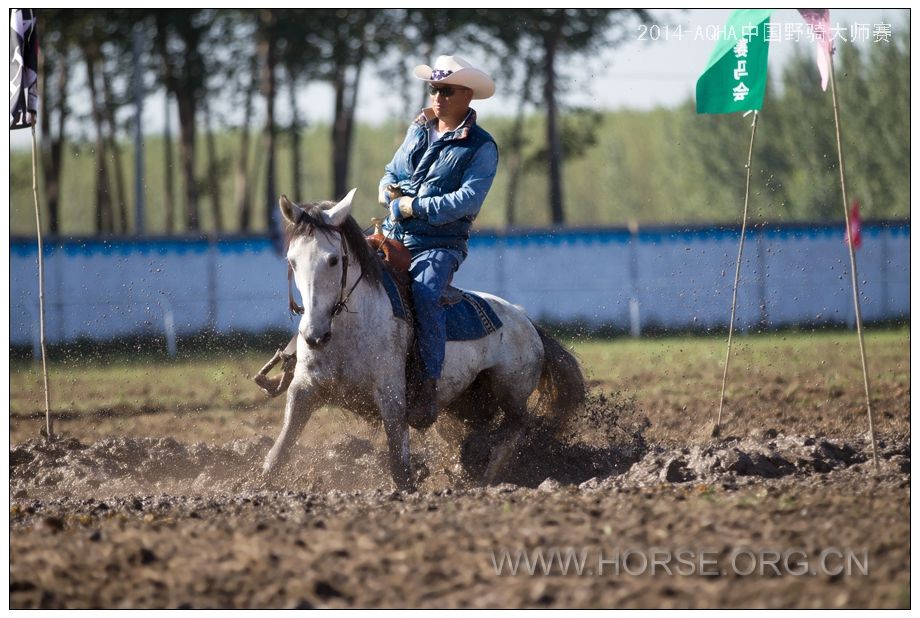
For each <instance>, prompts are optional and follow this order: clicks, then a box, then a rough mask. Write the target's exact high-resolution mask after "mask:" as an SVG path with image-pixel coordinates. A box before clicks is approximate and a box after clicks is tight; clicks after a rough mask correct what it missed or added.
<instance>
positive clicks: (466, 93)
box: [428, 84, 473, 118]
mask: <svg viewBox="0 0 920 618" xmlns="http://www.w3.org/2000/svg"><path fill="white" fill-rule="evenodd" d="M428 92H429V94H430V95H431V107H432V109H433V110H434V114H435V116H437V117H438V118H454V117H456V116H457V115H459V114H465V113H466V110H467V109H469V107H470V102H471V101H472V100H473V91H472V89H470V88H466V87H464V86H454V85H449V84H445V85H443V86H437V85H434V84H429V86H428Z"/></svg>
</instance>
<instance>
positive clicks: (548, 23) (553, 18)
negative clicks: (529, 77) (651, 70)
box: [481, 9, 649, 225]
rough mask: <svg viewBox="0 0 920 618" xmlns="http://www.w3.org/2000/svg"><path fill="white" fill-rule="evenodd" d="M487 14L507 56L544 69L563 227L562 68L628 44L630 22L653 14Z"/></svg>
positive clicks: (488, 26)
mask: <svg viewBox="0 0 920 618" xmlns="http://www.w3.org/2000/svg"><path fill="white" fill-rule="evenodd" d="M482 17H483V20H482V22H481V25H482V27H483V29H484V30H485V31H486V32H487V33H489V35H490V36H491V38H492V40H493V41H494V42H495V43H497V44H498V45H500V46H502V47H504V49H505V50H506V51H505V53H504V54H503V55H502V57H503V58H505V59H513V58H517V59H518V62H519V63H524V66H526V64H527V63H533V64H536V65H537V66H540V67H542V69H543V71H542V75H541V86H542V91H543V101H542V104H543V106H544V107H545V110H546V143H547V145H548V150H547V161H546V163H547V168H548V180H549V205H550V219H551V221H552V223H553V224H554V225H563V224H564V223H565V208H564V204H563V199H562V195H563V192H562V163H563V152H562V141H561V137H560V130H561V129H560V123H559V104H558V101H557V95H558V93H559V92H560V91H561V90H562V87H561V85H560V83H559V75H558V66H559V64H560V63H561V62H562V61H563V60H564V59H565V58H567V57H572V56H576V55H584V54H586V53H588V52H590V51H593V50H596V49H598V48H601V47H603V46H611V45H616V44H618V43H620V42H622V41H623V40H625V35H626V33H627V25H628V24H630V23H632V22H634V21H636V20H639V21H648V20H649V16H648V13H647V12H646V11H645V10H642V9H521V10H519V11H516V15H515V17H516V19H508V18H507V16H506V15H505V14H499V13H496V12H494V11H483V13H482Z"/></svg>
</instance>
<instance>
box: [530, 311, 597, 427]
mask: <svg viewBox="0 0 920 618" xmlns="http://www.w3.org/2000/svg"><path fill="white" fill-rule="evenodd" d="M534 328H536V329H537V333H539V335H540V340H541V341H542V342H543V371H542V373H541V374H540V384H539V385H538V386H537V392H538V394H539V399H538V401H537V408H538V411H539V412H540V417H542V418H543V419H545V420H546V421H547V422H548V423H549V428H550V429H551V430H552V431H558V430H559V429H561V428H562V427H563V426H564V425H565V422H566V421H567V420H568V419H569V418H570V417H571V415H572V413H573V412H574V411H575V410H577V409H578V407H579V406H581V405H582V404H583V403H584V401H585V395H586V390H587V387H586V385H585V376H584V374H583V373H582V371H581V365H580V364H579V363H578V359H577V358H575V356H574V355H573V354H572V353H571V352H569V351H568V350H566V349H565V348H564V347H562V344H561V343H559V342H558V341H556V340H555V339H553V338H552V337H551V336H550V335H549V334H548V333H547V332H546V331H545V330H543V329H542V328H540V327H539V326H537V325H536V324H534Z"/></svg>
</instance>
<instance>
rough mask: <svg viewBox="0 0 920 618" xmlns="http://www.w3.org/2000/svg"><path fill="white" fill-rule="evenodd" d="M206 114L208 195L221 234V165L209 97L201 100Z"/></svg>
mask: <svg viewBox="0 0 920 618" xmlns="http://www.w3.org/2000/svg"><path fill="white" fill-rule="evenodd" d="M201 104H202V107H203V109H202V110H201V111H202V113H203V114H204V126H205V146H206V150H207V156H208V180H207V182H208V194H209V196H210V198H211V215H212V218H213V219H214V231H215V232H216V233H217V234H220V233H222V232H223V231H224V217H223V214H222V212H221V203H220V178H221V173H220V169H219V167H220V164H219V162H218V160H217V146H216V145H215V143H214V131H213V130H212V126H211V106H210V105H209V104H208V97H207V96H205V97H204V98H202V100H201Z"/></svg>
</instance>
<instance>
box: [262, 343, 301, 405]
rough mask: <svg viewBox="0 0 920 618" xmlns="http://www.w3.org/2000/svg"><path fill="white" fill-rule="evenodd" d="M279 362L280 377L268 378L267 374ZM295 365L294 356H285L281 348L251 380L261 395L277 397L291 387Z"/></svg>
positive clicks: (295, 359) (295, 356)
mask: <svg viewBox="0 0 920 618" xmlns="http://www.w3.org/2000/svg"><path fill="white" fill-rule="evenodd" d="M279 362H280V363H281V375H279V376H276V377H274V378H270V377H268V372H269V371H271V370H272V368H273V367H274V366H275V365H277V364H278V363H279ZM296 365H297V355H296V354H285V353H284V349H283V348H278V350H277V351H276V352H275V355H274V356H272V358H271V360H269V361H268V362H267V363H265V365H264V366H263V367H262V369H260V370H259V373H257V374H256V375H254V376H253V377H252V380H253V382H255V383H256V385H258V387H259V388H260V389H261V390H262V392H263V393H265V394H266V395H268V396H269V397H277V396H278V395H280V394H281V393H283V392H284V391H286V390H287V388H288V386H290V385H291V380H293V379H294V367H295V366H296Z"/></svg>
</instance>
